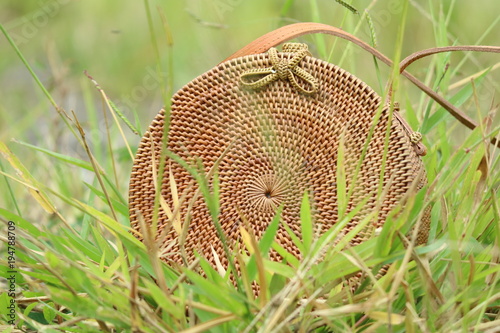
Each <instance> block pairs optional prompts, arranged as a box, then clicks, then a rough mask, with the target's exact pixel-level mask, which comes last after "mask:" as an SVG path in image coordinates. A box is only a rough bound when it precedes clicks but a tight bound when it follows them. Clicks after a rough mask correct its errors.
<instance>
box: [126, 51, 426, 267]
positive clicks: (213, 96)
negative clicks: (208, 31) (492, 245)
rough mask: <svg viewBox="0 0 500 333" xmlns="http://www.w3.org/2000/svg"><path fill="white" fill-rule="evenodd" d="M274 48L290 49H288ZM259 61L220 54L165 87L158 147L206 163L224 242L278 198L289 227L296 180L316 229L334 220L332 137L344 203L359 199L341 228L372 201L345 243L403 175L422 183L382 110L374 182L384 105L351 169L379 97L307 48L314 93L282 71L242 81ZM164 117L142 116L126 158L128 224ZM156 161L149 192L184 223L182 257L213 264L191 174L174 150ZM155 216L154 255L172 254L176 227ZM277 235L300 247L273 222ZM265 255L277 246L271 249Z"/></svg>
mask: <svg viewBox="0 0 500 333" xmlns="http://www.w3.org/2000/svg"><path fill="white" fill-rule="evenodd" d="M278 56H279V57H280V58H283V59H290V58H291V57H292V56H293V54H289V53H279V54H278ZM271 65H272V64H271V62H270V59H269V57H268V55H267V54H258V55H251V56H245V57H242V58H237V59H234V60H231V61H228V62H225V63H222V64H220V65H219V66H218V67H216V68H214V69H212V70H211V71H209V72H207V73H205V74H203V75H201V76H199V77H198V78H196V79H194V80H193V81H192V82H190V83H189V84H187V85H186V86H184V87H183V88H182V89H181V90H180V91H178V92H177V93H176V94H175V95H174V96H173V100H172V101H173V103H172V109H171V127H170V132H169V140H168V148H169V149H170V150H171V151H172V152H174V153H175V154H177V155H178V156H180V157H181V158H182V159H183V160H184V161H186V162H187V163H189V164H191V165H195V164H196V163H199V161H201V162H202V163H203V166H204V169H205V172H207V173H209V172H210V170H211V169H212V168H213V167H214V165H215V164H216V162H218V175H219V181H220V216H219V220H220V223H221V224H222V228H223V230H224V232H225V234H226V236H227V238H228V240H230V242H232V244H231V245H233V246H234V245H235V244H236V243H238V242H240V231H239V227H240V226H241V225H244V223H243V222H242V221H243V220H244V219H246V220H247V221H248V223H249V225H250V226H251V227H252V228H253V231H254V233H255V234H256V235H257V236H258V237H259V236H261V235H262V233H263V232H264V231H265V230H266V227H267V226H268V224H269V223H270V221H271V219H272V218H273V216H274V214H275V209H276V207H278V206H280V205H284V210H283V213H282V219H283V221H284V222H285V223H286V224H287V225H288V226H290V228H291V229H292V230H293V232H294V233H295V234H296V235H297V236H299V237H300V233H301V231H300V220H299V215H300V214H299V212H300V204H301V200H302V197H303V194H304V192H305V191H308V193H310V198H311V202H312V205H313V213H314V217H315V222H316V226H317V228H319V229H320V231H321V232H324V231H326V230H327V229H328V228H330V227H331V226H332V225H334V224H335V223H336V221H337V220H338V210H337V183H336V168H337V152H338V148H339V140H340V138H341V136H343V137H344V145H345V163H344V165H345V170H346V177H347V187H348V188H349V187H354V191H353V195H352V197H350V198H349V201H348V205H347V211H348V212H349V211H351V210H353V209H354V208H355V207H356V206H357V205H358V204H360V203H361V202H363V201H364V200H367V202H366V203H364V204H363V206H362V207H361V210H360V212H359V213H358V214H357V215H356V216H355V218H354V219H352V221H351V222H350V223H349V224H348V226H347V228H348V229H349V230H350V229H352V228H353V227H354V226H355V225H356V224H357V223H358V222H359V221H360V220H361V219H362V218H363V217H364V216H366V215H367V214H369V213H372V212H374V211H378V212H379V213H378V216H377V217H376V218H375V219H374V221H373V223H372V224H371V225H370V226H369V227H368V228H366V229H365V230H363V231H362V232H361V233H359V235H358V236H357V237H356V238H355V239H354V240H353V244H356V243H359V242H362V241H363V240H364V239H366V237H370V236H371V235H372V233H373V231H374V230H375V229H376V228H378V227H380V226H382V224H383V223H384V221H385V219H386V217H387V214H388V213H389V211H391V209H393V208H394V207H395V206H396V205H398V203H403V204H404V200H405V198H406V196H407V195H408V194H409V190H410V188H412V184H416V186H415V188H421V187H422V186H423V185H424V184H425V182H426V178H425V172H424V170H423V165H422V161H421V159H420V157H419V156H418V155H417V153H416V151H415V149H414V146H413V144H412V143H411V141H410V137H409V134H408V133H407V131H406V132H405V129H404V127H403V126H402V125H401V123H400V122H399V121H398V119H396V118H392V121H391V123H390V139H389V144H388V147H387V157H386V160H385V171H384V175H383V184H382V187H380V183H381V182H380V177H381V176H380V175H381V170H382V165H383V156H384V143H385V136H386V129H387V122H388V117H389V109H388V108H387V107H386V108H384V110H383V112H382V114H381V117H380V120H379V121H378V123H377V124H376V126H375V127H374V130H373V134H372V137H371V140H370V141H369V146H368V150H367V152H366V156H365V159H364V160H363V162H362V165H361V169H360V172H359V175H358V177H357V179H354V175H355V170H356V167H357V165H358V162H359V161H360V156H361V153H362V151H363V147H364V145H365V142H367V137H368V134H369V132H370V128H371V126H372V123H373V119H374V116H375V114H376V113H377V110H378V107H379V105H380V103H381V98H380V97H379V96H378V95H377V94H376V93H375V92H374V91H373V90H372V89H371V88H370V87H368V86H367V85H366V84H365V83H363V82H362V81H361V80H359V79H357V78H356V77H354V76H353V75H351V74H349V73H347V72H346V71H344V70H342V69H340V68H339V67H337V66H334V65H332V64H330V63H327V62H324V61H321V60H318V59H315V58H313V57H309V56H306V57H305V58H304V59H303V60H302V61H301V62H300V63H299V64H298V66H300V67H301V68H302V69H304V70H305V71H307V72H308V73H310V74H311V75H312V76H313V77H314V78H315V79H316V80H317V82H318V90H317V92H316V93H314V94H311V95H306V94H303V93H301V92H299V91H297V89H294V87H293V86H292V85H291V84H290V82H288V81H287V80H277V81H274V82H272V83H270V84H268V85H267V86H265V87H262V88H260V89H258V90H251V89H247V88H245V87H242V85H241V82H240V77H241V75H242V74H243V73H244V72H246V71H248V70H251V69H255V68H266V67H270V66H271ZM299 83H300V82H299ZM164 117H165V114H164V111H161V112H160V113H159V114H158V115H157V117H156V118H155V119H154V121H153V122H152V124H151V126H150V127H149V131H148V132H147V133H146V134H145V136H144V138H143V139H142V141H141V143H140V146H139V149H138V152H137V156H136V160H135V163H134V167H133V172H132V177H131V182H130V198H129V203H130V217H131V223H132V227H133V228H134V229H135V230H137V231H140V228H139V219H140V218H143V219H144V221H146V222H147V223H151V221H152V218H153V207H154V198H155V186H154V180H155V179H156V175H153V170H158V168H159V157H160V155H161V146H162V136H163V132H164ZM153 164H154V165H155V167H154V168H153ZM165 165H166V167H165V172H164V174H163V175H159V177H160V178H161V179H162V187H161V195H162V197H163V198H164V199H165V202H166V204H167V205H169V206H170V208H171V210H172V211H175V210H176V209H177V210H178V211H179V214H180V218H181V221H183V223H186V222H185V221H188V222H187V223H189V228H188V231H187V236H186V238H185V243H184V245H183V246H184V251H183V252H184V253H185V255H186V257H187V259H188V261H192V260H193V259H194V250H196V251H197V252H199V253H202V254H204V255H205V256H206V257H207V259H208V260H209V261H210V262H212V263H214V256H213V253H212V249H213V250H214V251H215V252H216V253H217V254H218V256H219V257H220V258H221V261H222V263H223V264H224V265H226V264H227V258H225V255H224V251H223V248H222V246H221V243H220V241H219V239H218V237H217V233H216V230H215V226H214V225H213V222H212V220H211V217H210V214H209V212H208V209H207V206H206V204H205V203H204V200H203V198H202V195H201V194H199V193H198V192H199V191H197V189H198V186H197V183H196V182H195V181H194V179H193V178H192V177H191V176H190V174H189V173H188V172H187V171H186V170H185V169H184V168H183V167H181V166H180V165H179V164H177V163H175V162H174V161H172V160H167V161H166V164H165ZM170 171H171V172H172V175H173V178H174V179H175V182H176V185H177V191H178V197H179V198H181V199H180V200H181V204H180V207H174V200H173V197H172V190H171V185H170V180H169V172H170ZM379 193H382V195H379ZM190 206H191V207H190ZM188 211H190V212H191V214H190V215H189V216H188V214H187V212H188ZM158 222H159V224H158V237H161V238H162V242H163V246H164V249H163V250H164V255H165V256H164V258H165V260H167V261H173V262H179V263H180V262H181V256H180V255H179V252H180V251H179V250H180V249H179V235H178V232H177V231H176V229H175V228H172V227H171V224H170V223H169V221H168V217H167V214H166V212H165V211H164V210H163V209H161V208H160V211H159V220H158ZM165 228H167V230H165ZM422 229H423V232H421V233H420V234H419V240H418V242H419V243H423V242H425V241H426V238H427V237H426V235H427V232H426V231H427V229H428V216H426V217H424V220H423V221H422ZM277 239H278V242H279V243H280V244H281V245H282V246H284V247H285V248H287V249H288V250H289V251H290V252H292V253H294V254H295V255H296V256H297V257H300V253H299V251H298V249H297V248H296V247H295V246H294V245H293V243H292V241H291V239H290V237H289V236H288V235H287V232H286V231H285V229H284V228H283V227H280V228H279V230H278V233H277ZM271 257H272V258H274V259H278V257H279V256H278V255H277V253H271Z"/></svg>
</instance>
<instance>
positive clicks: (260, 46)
mask: <svg viewBox="0 0 500 333" xmlns="http://www.w3.org/2000/svg"><path fill="white" fill-rule="evenodd" d="M315 33H321V34H329V35H333V36H336V37H340V38H343V39H346V40H348V41H351V42H353V43H354V44H356V45H358V46H360V47H361V48H363V49H365V50H367V51H368V52H370V53H372V54H373V55H375V56H376V57H377V58H379V59H380V60H382V61H383V62H384V63H386V64H387V65H389V66H391V65H392V61H391V60H390V59H389V58H387V57H386V56H385V55H383V54H382V53H380V52H379V51H378V50H377V49H375V48H373V47H371V46H370V45H368V44H367V43H365V42H363V41H362V40H361V39H359V38H357V37H355V36H353V35H351V34H350V33H348V32H345V31H343V30H342V29H339V28H336V27H332V26H330V25H327V24H323V23H314V22H302V23H294V24H290V25H286V26H284V27H281V28H278V29H276V30H273V31H271V32H268V33H267V34H265V35H263V36H261V37H259V38H257V39H256V40H254V41H253V42H251V43H250V44H248V45H247V46H245V47H243V48H242V49H241V50H239V51H237V52H235V53H233V54H232V55H231V56H229V57H228V58H227V59H225V60H224V61H228V60H231V59H234V58H238V57H243V56H246V55H250V54H257V53H264V52H266V51H267V50H269V49H270V48H271V47H274V46H278V45H279V44H282V43H284V42H286V41H289V40H290V39H294V38H297V37H300V36H303V35H308V34H315Z"/></svg>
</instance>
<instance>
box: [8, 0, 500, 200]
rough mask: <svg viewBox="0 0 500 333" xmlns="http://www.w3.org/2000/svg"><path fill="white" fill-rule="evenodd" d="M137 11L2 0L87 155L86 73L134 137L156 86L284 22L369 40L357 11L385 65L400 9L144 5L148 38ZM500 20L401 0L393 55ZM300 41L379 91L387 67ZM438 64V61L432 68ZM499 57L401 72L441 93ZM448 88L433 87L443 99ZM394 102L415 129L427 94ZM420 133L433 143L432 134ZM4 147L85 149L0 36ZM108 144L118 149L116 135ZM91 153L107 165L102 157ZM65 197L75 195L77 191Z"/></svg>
mask: <svg viewBox="0 0 500 333" xmlns="http://www.w3.org/2000/svg"><path fill="white" fill-rule="evenodd" d="M145 3H146V2H144V1H137V0H136V1H123V0H122V1H117V0H108V1H97V0H93V1H83V0H22V1H19V0H8V1H5V0H4V1H2V4H1V11H0V22H1V23H2V24H3V25H4V27H5V28H6V30H7V31H8V32H9V34H10V35H11V36H12V38H13V39H14V41H15V42H16V43H17V45H18V46H19V48H20V50H21V52H22V53H23V55H24V56H25V58H26V59H27V61H28V62H29V63H30V64H31V65H32V67H33V69H34V71H35V72H36V74H37V75H38V76H39V77H40V79H41V80H42V82H43V84H44V85H45V86H46V87H47V88H48V90H49V91H50V93H51V94H52V96H53V97H54V99H55V100H56V102H57V103H58V104H59V105H60V106H61V107H63V108H64V109H65V110H66V111H67V112H70V111H71V110H74V111H75V113H76V115H77V116H78V118H79V120H80V121H81V122H82V125H83V127H84V128H85V129H86V130H88V133H87V138H88V140H89V142H90V144H91V145H92V147H96V148H98V147H99V146H101V145H104V144H105V141H106V130H105V127H106V124H105V123H104V121H103V119H102V110H103V109H104V106H103V104H102V101H101V98H100V96H99V93H98V91H97V90H96V89H95V87H94V85H93V84H92V82H91V81H90V80H89V79H88V78H87V77H86V76H85V75H84V74H83V72H84V70H87V71H88V73H89V74H90V75H92V76H93V77H94V79H95V80H97V82H98V83H99V84H100V85H101V87H102V88H103V89H104V91H105V92H106V94H107V95H108V97H109V98H110V99H111V100H112V101H114V102H115V104H117V105H118V107H119V108H120V110H122V111H123V113H124V114H125V115H126V116H127V117H129V118H130V119H132V121H133V122H135V123H137V124H138V126H139V127H140V131H141V134H142V132H144V131H145V129H146V128H147V125H148V124H149V123H150V122H151V120H152V118H153V117H154V116H155V115H156V113H157V112H158V111H159V109H160V108H161V107H162V105H163V98H162V95H165V94H168V91H169V87H167V86H166V85H165V84H163V83H162V82H168V81H169V80H171V82H173V87H170V88H171V89H170V90H173V91H175V90H177V89H179V88H180V87H182V86H183V85H184V84H186V83H187V82H189V81H190V80H191V79H193V78H194V77H196V76H198V75H200V74H202V73H203V72H205V71H207V70H209V69H210V68H212V67H213V66H215V65H216V64H218V63H219V62H221V61H222V60H224V59H225V58H226V57H227V56H229V55H230V54H232V53H233V52H235V51H237V50H238V49H239V48H241V47H243V46H244V45H246V44H247V43H249V42H250V41H252V40H253V39H255V38H257V37H259V36H261V35H262V34H264V33H266V32H269V31H270V30H273V29H275V28H278V27H279V26H282V25H285V24H288V23H294V22H299V21H317V22H321V23H326V24H330V25H333V26H336V27H340V28H342V29H344V30H345V31H348V32H350V33H353V34H354V35H356V36H358V37H359V38H361V39H363V40H365V41H367V42H370V43H373V41H372V36H371V32H370V27H369V24H368V21H367V20H365V19H362V16H361V14H363V13H364V12H365V10H366V11H367V12H368V13H369V15H370V17H371V19H372V22H373V28H374V31H375V33H376V41H377V44H376V47H377V48H378V49H379V50H380V51H381V52H382V53H384V54H386V55H387V56H389V57H391V58H392V57H393V55H394V51H395V45H396V38H397V35H398V30H399V25H400V21H401V14H402V8H403V6H402V3H403V1H400V0H379V1H372V0H353V1H350V2H349V3H350V4H351V5H352V6H353V7H354V8H356V9H357V10H358V11H359V13H358V14H354V13H352V12H351V11H349V10H348V9H346V8H345V7H344V6H342V5H341V4H339V3H338V2H336V1H334V0H307V1H306V0H296V1H290V0H279V1H278V0H273V1H270V0H214V1H208V0H205V1H202V0H186V1H181V0H156V1H155V0H151V1H148V2H147V3H149V6H150V12H151V17H152V21H153V27H154V28H153V30H154V38H152V34H151V33H150V29H149V25H148V19H147V13H146V9H145V8H146V6H145ZM499 13H500V1H498V0H480V1H466V0H457V1H431V0H429V1H416V0H415V1H410V2H409V11H408V16H407V22H406V29H405V32H404V43H403V46H402V48H403V50H402V55H403V57H404V56H406V55H408V54H410V53H412V52H415V51H418V50H421V49H424V48H429V47H434V46H448V45H463V44H487V45H488V44H489V45H498V44H500V43H499V37H498V29H499V24H498V22H499V20H500V16H499ZM162 17H163V18H164V19H162ZM165 27H167V28H165ZM169 33H170V34H171V38H172V41H173V45H172V47H171V48H169V47H168V40H169V38H168V37H167V35H168V34H169ZM152 39H154V40H155V41H156V43H157V44H158V48H159V53H160V59H161V61H160V63H161V66H162V67H161V68H162V69H160V70H159V71H157V64H158V61H157V57H156V52H155V48H154V46H153V43H152ZM301 41H304V42H307V43H308V44H309V45H310V46H311V49H312V51H313V54H314V55H315V56H317V57H321V58H324V59H325V60H328V61H330V62H332V63H335V64H338V65H339V66H341V67H343V68H344V69H346V70H348V71H350V72H352V73H353V74H354V75H356V76H358V77H360V78H361V79H362V80H364V81H365V82H366V83H368V84H369V85H371V86H372V87H373V88H374V89H375V90H376V91H377V92H379V93H380V94H382V93H383V88H384V85H385V82H386V81H387V78H388V77H389V73H390V70H389V69H388V68H387V67H386V66H385V65H383V64H380V70H379V72H377V70H376V66H375V65H374V61H373V59H372V57H371V55H369V54H367V53H365V52H361V51H360V50H359V49H358V48H357V47H351V46H348V43H346V42H344V41H341V40H339V39H335V38H333V37H331V36H324V37H318V36H305V37H302V38H301ZM322 43H324V44H322ZM322 45H324V47H323V46H322ZM436 58H437V59H441V60H440V61H438V62H437V63H433V64H434V65H433V66H430V65H429V64H431V63H432V61H436V60H435V59H436ZM167 59H171V61H172V63H173V70H167V69H166V68H168V66H167V63H168V60H167ZM499 61H500V59H499V57H498V55H491V54H467V55H463V54H453V55H451V56H450V55H446V54H443V55H439V56H437V57H435V58H434V60H432V59H431V58H429V59H425V60H421V61H419V62H417V63H415V64H413V65H411V66H410V67H409V71H410V72H411V73H413V74H414V75H416V76H417V77H419V78H420V79H421V80H426V81H427V83H429V85H431V86H432V87H434V88H436V89H437V90H439V85H438V84H437V83H438V82H439V81H440V79H441V77H442V76H443V69H444V67H445V64H446V63H449V65H450V67H449V69H448V72H447V75H445V76H444V78H443V80H444V81H446V80H450V77H451V81H452V83H453V82H457V81H459V80H461V79H463V78H466V77H468V76H469V75H472V74H475V73H477V72H479V71H481V70H484V69H487V68H490V67H491V66H493V65H495V64H497V63H498V62H499ZM494 68H496V67H494ZM499 78H500V76H499V74H498V71H496V70H493V71H492V72H491V73H489V74H488V76H487V77H486V78H485V80H484V81H483V84H482V85H481V87H480V88H479V89H478V93H477V97H478V100H479V103H480V105H481V108H480V109H481V112H482V116H485V115H486V114H487V112H488V110H490V107H491V105H492V103H493V104H495V103H497V102H498V98H499V97H500V95H499V89H498V87H499V85H498V82H499ZM446 87H448V85H446ZM456 92H457V90H450V91H441V93H442V94H443V95H444V96H446V97H447V98H450V97H451V96H453V94H455V93H456ZM398 99H399V100H400V101H402V102H403V103H402V106H403V109H404V108H405V106H406V105H408V103H409V104H410V105H412V107H413V108H414V109H415V113H416V117H415V119H413V118H412V119H410V122H411V125H412V126H413V127H414V128H415V129H417V128H418V127H419V120H420V119H421V118H422V117H423V114H424V112H425V110H424V109H423V107H426V106H427V104H426V103H428V101H429V100H428V98H427V97H426V96H424V95H423V94H422V93H421V92H420V91H419V90H418V89H417V88H416V87H414V86H412V85H411V84H410V83H409V82H408V81H406V80H402V86H401V89H400V91H399V95H398ZM462 109H463V110H465V111H466V112H467V113H469V114H470V116H471V117H472V118H474V119H476V120H477V119H478V118H479V117H478V115H477V112H476V108H475V107H474V101H473V98H470V100H468V101H466V102H465V104H464V105H463V106H462ZM134 111H136V112H137V113H136V114H137V119H135V118H136V116H135V115H134ZM445 119H446V120H447V122H448V123H449V124H450V126H451V127H454V128H458V131H466V129H464V128H462V126H461V125H460V124H459V123H458V122H457V121H456V120H454V119H453V118H451V117H448V118H445ZM424 134H427V135H432V132H430V133H424ZM126 135H127V137H128V140H129V143H130V145H131V146H132V148H133V149H135V147H136V146H137V144H138V143H139V140H140V137H139V136H136V135H133V134H132V133H131V132H130V131H128V130H127V132H126ZM11 139H15V140H18V141H24V142H28V143H31V144H34V145H37V146H40V147H42V148H45V149H50V150H52V151H55V152H59V153H63V154H68V155H70V156H74V157H79V158H82V159H86V155H85V152H84V151H83V150H82V148H81V147H79V145H78V144H77V143H76V140H75V139H74V137H73V135H72V134H71V132H70V131H69V130H68V128H67V127H66V126H65V125H64V124H63V122H62V121H61V118H60V117H59V116H58V115H57V113H56V112H55V110H54V108H53V107H52V106H51V105H50V103H49V101H48V100H47V99H46V98H45V97H44V96H43V94H42V92H41V90H40V88H39V87H38V86H37V85H36V84H35V82H34V80H33V79H32V77H31V76H30V74H29V72H28V71H27V70H26V68H25V66H24V65H23V64H22V62H21V61H20V59H19V57H18V56H17V55H16V53H15V52H14V50H13V48H12V47H11V46H10V45H9V44H8V42H7V40H6V39H5V38H4V36H0V140H2V141H5V142H9V141H10V140H11ZM113 144H114V145H116V147H118V149H120V147H122V148H123V150H124V152H125V149H124V144H123V141H122V140H121V138H120V137H119V136H118V135H117V136H116V140H115V139H113ZM9 147H10V148H11V149H12V150H13V151H14V152H15V153H16V154H18V156H20V157H21V158H22V160H23V162H24V163H25V164H26V165H28V166H30V165H31V166H32V168H30V169H31V170H32V171H33V172H34V173H35V174H36V173H40V174H41V175H44V174H47V175H51V176H54V177H76V178H78V177H83V179H85V176H86V175H85V173H83V174H77V175H64V176H62V175H54V173H57V170H50V165H51V164H50V163H40V158H41V157H40V156H37V157H35V156H34V153H33V151H32V150H29V149H26V147H23V146H20V145H17V144H12V143H10V144H9ZM97 155H98V158H101V159H106V155H105V154H102V155H101V156H99V154H97ZM124 155H125V157H124V158H120V156H116V158H117V161H122V162H123V163H124V164H123V165H122V168H120V170H119V172H121V174H120V179H121V182H122V183H123V186H126V183H127V180H128V173H129V172H130V167H131V161H130V160H129V159H128V158H127V156H126V154H124ZM42 158H45V157H42ZM101 162H102V163H104V161H102V160H101ZM38 168H45V169H40V170H38ZM79 172H82V171H81V170H80V171H79ZM90 176H91V174H90ZM63 183H64V182H63ZM57 184H61V182H60V181H57ZM48 185H49V186H50V184H48ZM67 190H68V191H69V189H67ZM71 190H72V191H74V192H75V193H74V194H75V195H78V190H77V189H74V188H73V189H71Z"/></svg>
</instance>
